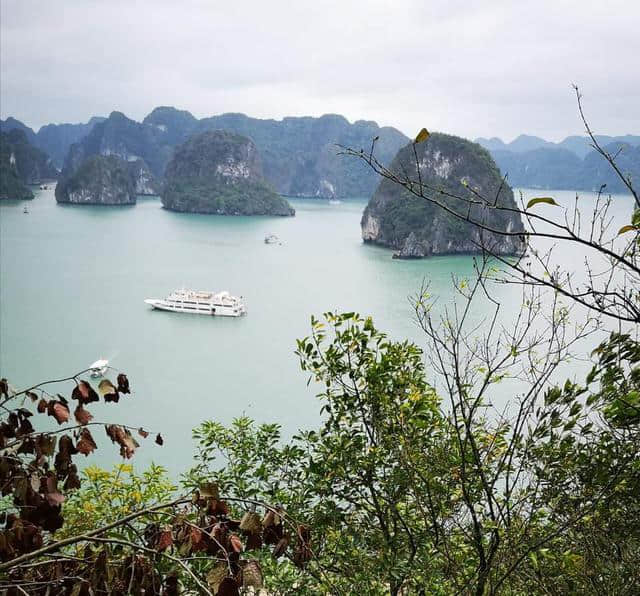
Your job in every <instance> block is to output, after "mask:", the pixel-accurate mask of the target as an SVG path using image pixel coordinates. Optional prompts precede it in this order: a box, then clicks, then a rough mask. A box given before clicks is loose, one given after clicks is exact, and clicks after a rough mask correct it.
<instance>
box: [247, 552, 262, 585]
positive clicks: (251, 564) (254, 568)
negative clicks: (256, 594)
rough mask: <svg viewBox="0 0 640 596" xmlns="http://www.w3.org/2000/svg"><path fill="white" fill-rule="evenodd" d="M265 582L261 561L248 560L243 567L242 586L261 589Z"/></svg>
mask: <svg viewBox="0 0 640 596" xmlns="http://www.w3.org/2000/svg"><path fill="white" fill-rule="evenodd" d="M263 583H264V578H263V575H262V568H261V567H260V563H258V561H256V560H255V559H251V560H250V561H246V562H245V564H244V566H243V568H242V587H243V588H249V587H251V588H256V589H260V588H262V587H263Z"/></svg>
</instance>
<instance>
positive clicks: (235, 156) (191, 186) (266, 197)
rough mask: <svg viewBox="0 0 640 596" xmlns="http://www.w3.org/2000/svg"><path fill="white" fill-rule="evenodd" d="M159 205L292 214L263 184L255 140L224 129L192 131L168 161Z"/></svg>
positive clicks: (216, 211) (193, 210) (206, 210)
mask: <svg viewBox="0 0 640 596" xmlns="http://www.w3.org/2000/svg"><path fill="white" fill-rule="evenodd" d="M162 205H163V206H164V207H165V208H166V209H171V210H173V211H185V212H189V213H213V214H218V215H294V214H295V211H294V209H293V208H292V207H291V205H289V203H288V202H287V201H286V200H285V199H283V198H282V197H281V196H280V195H278V194H276V192H275V191H274V190H273V189H272V188H271V187H270V186H269V185H268V184H267V183H266V181H265V180H264V177H263V174H262V162H261V159H260V155H259V154H258V150H257V149H256V146H255V144H254V143H253V141H252V140H251V139H249V138H247V137H244V136H241V135H238V134H235V133H231V132H227V131H222V130H216V131H208V132H204V133H202V134H198V135H195V136H193V137H191V138H190V139H189V140H187V141H186V142H185V143H183V144H182V145H180V146H179V147H177V148H176V151H175V154H174V156H173V159H172V160H171V161H170V162H169V164H168V165H167V169H166V172H165V184H164V189H163V192H162Z"/></svg>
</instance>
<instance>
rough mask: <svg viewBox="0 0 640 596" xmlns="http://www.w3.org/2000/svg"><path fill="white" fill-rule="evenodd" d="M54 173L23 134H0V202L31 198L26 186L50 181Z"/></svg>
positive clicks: (22, 132) (17, 132)
mask: <svg viewBox="0 0 640 596" xmlns="http://www.w3.org/2000/svg"><path fill="white" fill-rule="evenodd" d="M57 174H58V172H57V170H56V169H55V167H53V164H52V163H51V160H50V159H49V158H48V157H47V155H46V154H45V153H44V152H42V151H40V149H38V148H37V147H34V146H33V145H32V144H31V143H29V141H28V140H27V136H26V134H25V133H24V131H22V130H20V129H17V128H16V129H12V130H9V132H7V133H4V132H3V133H0V198H16V199H24V198H28V199H31V198H33V193H32V192H31V191H30V190H29V189H28V188H27V186H26V185H28V184H38V183H39V182H41V181H43V180H52V179H54V178H55V177H56V176H57Z"/></svg>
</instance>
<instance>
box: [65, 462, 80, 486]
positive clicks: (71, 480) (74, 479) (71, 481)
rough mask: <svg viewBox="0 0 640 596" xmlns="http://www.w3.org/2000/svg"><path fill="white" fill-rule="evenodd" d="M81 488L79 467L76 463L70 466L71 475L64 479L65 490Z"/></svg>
mask: <svg viewBox="0 0 640 596" xmlns="http://www.w3.org/2000/svg"><path fill="white" fill-rule="evenodd" d="M76 488H80V477H79V476H78V468H76V466H75V465H74V464H71V465H70V466H69V475H68V476H67V479H66V480H65V481H64V490H74V489H76Z"/></svg>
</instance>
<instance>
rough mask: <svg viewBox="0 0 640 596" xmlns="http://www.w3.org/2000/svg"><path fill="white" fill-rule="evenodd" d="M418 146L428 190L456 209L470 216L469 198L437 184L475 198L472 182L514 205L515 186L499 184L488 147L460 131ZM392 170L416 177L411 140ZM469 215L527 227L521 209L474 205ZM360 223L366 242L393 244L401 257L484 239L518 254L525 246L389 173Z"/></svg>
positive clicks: (469, 248)
mask: <svg viewBox="0 0 640 596" xmlns="http://www.w3.org/2000/svg"><path fill="white" fill-rule="evenodd" d="M416 152H417V155H418V163H419V168H420V175H421V177H422V182H423V184H425V185H426V186H428V187H429V188H431V189H434V190H433V191H432V192H431V193H430V194H432V195H433V196H434V197H435V198H437V199H439V200H441V201H442V202H444V203H446V204H447V205H449V206H451V208H452V209H454V210H456V211H457V212H458V213H461V214H464V215H465V216H466V214H467V207H466V204H465V203H464V202H463V201H461V200H460V199H453V198H451V197H448V196H445V195H442V194H439V193H438V191H439V190H442V191H444V192H446V193H451V194H455V195H458V196H461V197H470V198H471V197H472V196H473V195H472V193H471V191H470V190H469V188H473V189H477V192H479V193H480V194H481V195H482V196H485V197H491V198H492V199H493V198H495V196H496V195H498V204H499V205H501V206H510V207H515V201H514V198H513V192H512V190H511V188H509V186H508V185H506V184H505V185H503V186H502V188H501V184H502V178H501V176H500V172H499V170H498V168H497V167H496V165H495V163H494V162H493V160H492V159H491V156H490V155H489V153H488V152H487V151H486V150H485V149H483V148H482V147H480V146H479V145H477V144H475V143H472V142H470V141H467V140H465V139H461V138H459V137H454V136H450V135H445V134H439V133H434V134H432V135H431V136H430V137H429V139H428V140H427V141H426V142H423V143H419V144H417V145H416ZM391 170H392V171H394V172H397V173H398V174H399V175H400V176H401V175H402V174H403V172H406V173H407V174H408V175H409V176H410V177H411V178H412V179H415V180H417V179H418V176H417V169H416V160H415V156H414V154H413V147H412V145H411V144H409V145H407V146H406V147H404V148H403V149H401V150H400V151H399V153H398V155H397V156H396V157H395V159H394V160H393V162H392V164H391ZM463 182H464V183H463ZM465 183H466V185H465ZM499 189H500V192H499V194H498V190H499ZM471 218H472V219H474V220H475V221H483V222H484V223H485V224H486V225H487V226H489V227H491V228H494V229H498V230H504V231H507V232H519V231H522V230H523V229H524V227H523V225H522V221H521V219H520V217H519V216H518V215H516V214H507V213H505V212H503V211H497V210H495V209H492V208H490V207H486V208H485V207H481V206H478V207H474V208H473V210H472V212H471ZM361 226H362V238H363V240H364V241H365V242H371V243H375V244H380V245H382V246H388V247H390V248H394V249H395V250H396V251H397V252H396V253H395V254H394V256H395V257H397V258H420V257H426V256H430V255H440V254H455V253H477V252H480V248H479V245H480V244H484V245H485V246H489V247H490V248H491V249H492V250H493V251H495V252H496V253H498V254H502V255H510V254H519V253H521V251H522V250H523V244H522V241H521V240H520V238H519V236H517V235H514V236H502V235H499V234H487V233H486V232H484V233H482V232H481V230H480V229H479V228H478V227H477V226H474V225H472V224H470V223H467V222H464V221H462V220H460V219H459V218H457V217H456V216H454V215H452V214H450V213H447V212H446V211H444V210H443V209H441V208H440V207H438V206H437V205H434V204H433V203H430V202H428V201H426V200H425V199H420V198H417V197H415V196H413V195H411V194H410V193H409V192H408V191H406V190H404V189H403V188H402V187H400V186H399V185H397V184H394V183H393V182H390V181H389V180H386V179H384V180H382V181H381V182H380V184H379V185H378V188H377V189H376V191H375V194H374V195H373V197H372V198H371V200H370V201H369V204H368V205H367V207H366V209H365V211H364V214H363V216H362V222H361ZM482 234H483V235H482Z"/></svg>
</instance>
